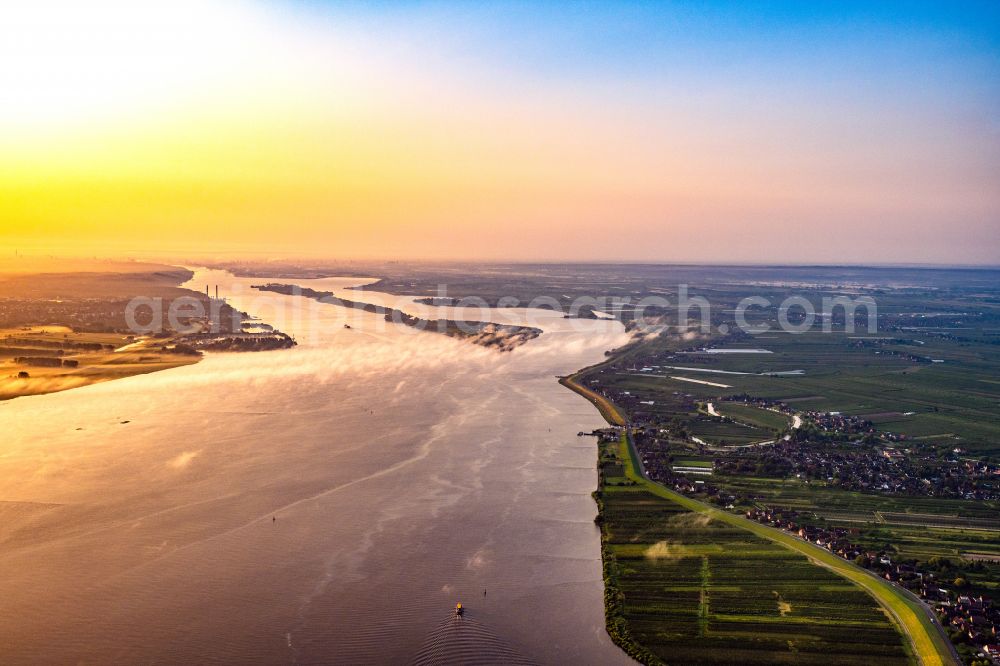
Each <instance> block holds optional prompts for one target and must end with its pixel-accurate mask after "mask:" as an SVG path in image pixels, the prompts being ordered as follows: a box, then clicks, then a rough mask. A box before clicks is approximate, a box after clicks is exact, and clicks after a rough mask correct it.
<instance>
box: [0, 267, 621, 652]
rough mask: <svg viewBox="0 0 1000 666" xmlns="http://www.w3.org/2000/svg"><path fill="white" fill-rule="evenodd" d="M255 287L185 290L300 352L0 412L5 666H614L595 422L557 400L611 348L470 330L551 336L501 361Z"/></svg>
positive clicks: (569, 330)
mask: <svg viewBox="0 0 1000 666" xmlns="http://www.w3.org/2000/svg"><path fill="white" fill-rule="evenodd" d="M259 282H261V280H259V279H243V278H235V277H233V276H232V275H230V274H228V273H223V272H216V271H198V272H197V274H196V276H195V278H194V279H193V280H192V281H191V283H190V284H189V286H190V287H191V288H193V289H198V290H203V289H204V287H205V285H212V286H214V285H216V284H218V285H219V290H220V294H222V295H225V296H227V297H228V298H229V300H230V302H231V303H232V304H233V305H234V306H236V307H237V308H240V309H243V310H246V311H248V312H249V313H251V314H253V315H258V316H261V317H262V318H263V320H264V321H268V322H272V323H276V324H277V325H278V326H279V327H280V328H281V329H282V330H285V331H286V332H288V333H290V334H293V335H294V336H295V337H296V339H297V340H298V342H299V346H298V347H296V348H294V349H291V350H284V351H276V352H263V353H243V354H209V355H207V356H206V358H205V359H204V360H203V361H201V362H200V363H197V364H195V365H191V366H187V367H183V368H177V369H174V370H168V371H164V372H159V373H153V374H150V375H144V376H137V377H131V378H128V379H123V380H119V381H113V382H108V383H104V384H99V385H94V386H89V387H85V388H81V389H75V390H72V391H67V392H63V393H57V394H51V395H45V396H37V397H28V398H19V399H16V400H13V401H10V402H6V403H0V444H2V445H0V629H2V631H0V662H2V663H5V664H19V663H80V662H88V663H177V664H180V663H184V664H190V663H206V662H209V663H211V662H215V663H218V662H228V663H249V662H253V663H262V662H263V663H302V664H307V663H308V664H312V663H345V664H347V663H351V664H354V663H393V664H397V663H408V662H410V663H463V662H466V663H468V662H474V661H476V660H480V661H482V662H485V663H489V662H490V661H494V662H505V663H511V662H516V661H518V660H521V661H527V662H536V663H574V664H587V663H590V664H614V663H625V662H628V661H629V660H628V659H627V658H626V657H625V656H624V655H623V653H621V652H620V651H619V650H618V648H616V647H615V646H614V645H613V644H612V643H611V641H610V639H609V638H608V637H607V634H606V632H605V630H604V617H603V613H604V611H603V602H602V594H603V585H602V580H601V564H600V550H599V532H598V529H597V527H596V526H595V525H594V522H593V519H594V516H595V513H596V508H595V506H594V503H593V500H592V499H591V497H590V493H591V492H592V491H593V490H594V488H595V486H596V472H595V462H596V449H595V442H594V439H593V438H590V437H578V436H577V432H578V431H581V430H585V431H590V430H591V429H593V428H595V427H600V426H601V425H602V424H603V422H602V420H601V418H600V417H599V415H598V414H597V412H596V410H595V409H593V408H592V407H591V405H590V404H588V403H587V402H586V401H585V400H583V399H582V398H580V397H579V396H577V395H575V394H574V393H572V392H570V391H568V390H566V389H565V388H563V387H561V386H560V385H559V384H558V383H557V382H556V376H557V375H562V374H568V373H570V372H572V371H574V370H576V369H578V368H580V367H583V366H586V365H589V364H592V363H594V362H597V361H598V360H600V359H601V358H602V357H603V353H604V351H605V350H607V349H610V348H612V347H615V346H618V345H620V344H622V343H623V342H624V341H625V334H624V332H623V331H622V328H621V326H620V325H619V324H618V323H617V322H610V321H579V320H566V319H564V318H562V316H561V315H559V314H555V313H550V312H544V311H526V310H503V311H495V312H480V311H478V310H475V311H471V312H466V313H463V314H467V315H468V317H469V318H470V319H480V320H482V319H485V318H492V319H494V320H496V321H504V322H512V323H513V322H519V321H524V320H525V319H526V318H528V317H529V315H530V316H531V317H532V319H533V320H534V322H535V324H537V325H538V326H539V327H540V328H542V329H543V330H544V333H543V334H542V335H541V336H540V337H538V338H537V339H535V340H533V341H531V342H529V343H528V344H526V345H524V346H522V347H520V348H518V349H517V350H515V351H513V352H510V353H500V352H496V351H492V350H489V349H484V348H482V347H477V346H475V345H472V344H469V343H467V342H463V341H459V340H455V339H452V338H448V337H446V336H444V335H440V334H437V333H433V332H419V331H415V330H413V329H410V328H407V327H404V326H400V325H393V324H388V323H386V322H384V320H383V319H382V317H380V316H378V315H374V314H367V313H362V312H357V311H350V310H347V309H345V308H342V307H338V306H335V305H329V304H322V303H317V302H315V301H312V300H309V299H306V298H302V297H295V296H282V295H278V294H266V295H262V294H260V293H258V292H256V291H252V290H250V289H249V286H250V285H251V284H256V283H259ZM289 282H292V281H291V280H289ZM294 282H295V283H297V284H302V285H304V286H310V287H312V288H314V289H324V290H330V291H335V292H337V293H338V294H340V295H343V296H344V297H345V298H349V299H352V300H356V301H364V302H376V303H384V304H387V305H397V306H399V307H401V308H402V309H404V310H406V311H408V312H412V313H414V314H424V315H428V314H431V313H433V316H434V317H435V318H436V317H438V316H443V317H448V316H451V317H455V316H456V313H455V311H454V309H451V308H430V307H425V306H417V305H416V304H414V303H413V302H412V300H411V299H410V298H404V297H397V296H390V295H386V294H379V293H377V292H373V291H368V290H361V291H358V290H350V289H345V287H348V286H350V285H357V284H362V283H364V282H365V281H364V280H358V279H326V280H295V281H294ZM345 324H349V326H350V328H347V327H345ZM459 601H461V602H462V603H463V604H464V605H465V606H466V607H467V609H468V613H467V615H466V617H465V618H462V619H455V618H453V617H452V615H451V609H452V608H453V607H454V605H455V603H456V602H459Z"/></svg>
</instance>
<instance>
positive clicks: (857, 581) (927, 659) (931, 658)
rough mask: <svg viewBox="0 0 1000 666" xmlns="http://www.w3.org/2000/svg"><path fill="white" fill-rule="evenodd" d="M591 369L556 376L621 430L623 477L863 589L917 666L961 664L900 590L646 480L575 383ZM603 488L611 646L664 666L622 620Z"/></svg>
mask: <svg viewBox="0 0 1000 666" xmlns="http://www.w3.org/2000/svg"><path fill="white" fill-rule="evenodd" d="M590 369H591V368H584V369H582V370H580V371H579V372H577V373H575V374H573V375H569V376H567V377H563V378H560V380H559V383H560V384H562V385H563V386H565V387H566V388H568V389H570V390H572V391H573V392H575V393H577V394H579V395H581V396H583V397H584V398H586V399H587V400H588V401H589V402H590V403H591V404H593V405H594V406H595V407H597V409H598V411H599V412H600V413H601V416H603V417H604V418H605V420H606V421H607V422H608V423H609V424H611V425H613V426H618V427H624V428H625V430H624V432H623V433H622V435H621V440H620V454H621V458H622V460H623V461H624V462H625V474H626V477H627V478H628V479H629V480H630V481H632V482H634V483H636V484H638V485H640V486H642V487H643V488H644V490H646V491H648V492H650V493H652V494H654V495H657V496H659V497H661V498H663V499H666V500H669V501H671V502H674V503H676V504H678V505H680V506H681V507H683V508H685V509H687V510H689V511H692V512H697V513H700V514H703V515H705V516H710V517H711V518H712V519H717V520H720V521H722V522H724V523H726V524H728V525H731V526H733V527H737V528H740V529H744V530H747V531H749V532H751V533H752V534H755V535H757V536H760V537H763V538H766V539H768V540H769V541H772V542H774V543H776V544H778V545H780V546H783V547H785V548H787V549H789V550H792V551H796V552H798V553H800V554H802V555H805V556H806V557H807V558H808V559H809V561H810V562H812V563H814V564H816V565H818V566H821V567H823V568H825V569H827V570H829V571H832V572H833V573H835V574H837V575H838V576H840V577H841V578H844V579H846V580H847V581H849V582H850V583H852V584H854V585H855V586H857V587H859V588H861V589H863V590H864V591H865V592H866V593H867V594H868V595H869V596H870V597H872V598H873V599H874V600H875V601H876V602H877V603H878V605H879V607H880V608H882V609H883V610H884V611H885V612H886V613H887V615H888V616H889V617H890V618H891V620H892V623H893V625H894V626H895V627H896V628H897V630H898V631H899V633H900V634H901V635H902V637H903V638H904V642H905V645H906V648H907V652H908V653H909V654H910V656H911V657H912V658H913V659H914V660H915V661H916V662H917V663H920V664H924V665H925V666H937V665H939V664H940V665H944V664H948V665H957V664H960V663H961V661H959V660H956V657H955V653H954V649H953V648H952V646H951V642H950V641H949V640H948V639H947V637H946V636H944V635H943V634H942V633H941V632H942V631H943V629H942V628H941V627H940V625H939V624H938V623H936V622H934V621H933V620H932V617H931V615H930V614H929V612H928V610H927V609H926V608H924V607H923V605H922V604H920V603H919V602H915V601H914V600H912V599H909V598H907V597H906V596H904V595H903V593H902V592H901V591H900V590H899V589H897V588H895V587H893V586H892V585H891V584H890V583H888V582H886V581H883V580H882V579H880V578H878V577H876V576H875V575H874V574H872V573H871V572H869V571H867V570H864V569H861V568H858V567H855V566H854V565H852V564H850V563H849V562H847V561H846V560H843V559H841V558H839V557H837V556H836V555H833V554H831V553H829V551H826V550H824V549H822V548H819V547H818V546H815V545H813V544H811V543H808V542H806V541H803V540H801V539H797V538H795V537H793V536H791V535H789V534H786V533H784V532H782V531H780V530H777V529H774V528H771V527H768V526H766V525H762V524H760V523H757V522H754V521H750V520H748V519H746V518H743V517H742V516H738V515H736V514H732V513H729V512H728V511H725V510H722V509H718V508H715V507H712V506H709V505H707V504H705V503H703V502H700V501H698V500H695V499H691V498H689V497H686V496H684V495H681V494H680V493H677V492H675V491H673V490H670V489H668V488H666V487H664V486H662V485H660V484H658V483H655V482H653V481H650V480H649V479H648V478H647V477H646V475H645V472H644V470H643V469H642V466H641V463H640V462H639V461H638V459H637V456H636V452H635V449H634V447H633V445H632V442H631V437H630V436H629V434H628V431H627V425H626V424H627V422H626V420H625V418H624V416H623V415H622V413H621V412H620V411H619V410H618V408H617V407H616V406H615V405H614V404H613V403H611V401H609V400H608V399H607V398H604V397H603V396H600V395H598V394H597V393H595V392H594V391H591V390H590V389H588V388H586V387H585V386H583V385H581V384H580V383H578V380H579V379H580V378H581V377H582V376H583V375H584V373H585V372H586V371H588V370H590ZM598 466H600V453H599V454H598ZM603 490H604V478H603V474H602V473H600V472H599V474H598V488H597V490H596V491H595V493H594V499H595V502H596V503H597V507H598V516H597V522H598V524H599V525H600V527H601V559H602V564H603V570H604V579H605V593H604V600H605V617H606V619H607V631H608V634H609V635H610V636H611V638H612V640H613V641H614V642H615V644H617V645H619V647H621V648H622V649H623V650H624V651H625V652H626V653H627V654H628V655H629V656H631V657H633V658H635V659H637V660H638V661H640V662H641V663H644V664H662V663H664V662H663V661H662V660H661V659H660V658H659V657H657V656H656V655H655V654H653V653H652V652H650V651H649V650H648V649H647V648H646V647H645V646H643V645H642V644H641V643H639V642H638V641H636V640H635V639H634V638H632V636H631V631H630V629H629V627H628V624H627V621H626V620H625V618H624V617H623V616H622V610H621V606H622V603H623V594H622V593H621V592H620V590H619V589H618V586H617V582H616V580H615V566H616V564H615V559H614V555H613V553H611V552H610V550H609V549H608V547H607V530H606V525H605V522H604V521H605V515H604V503H603V500H602V497H601V493H602V492H603Z"/></svg>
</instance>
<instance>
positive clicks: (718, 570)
mask: <svg viewBox="0 0 1000 666" xmlns="http://www.w3.org/2000/svg"><path fill="white" fill-rule="evenodd" d="M601 497H602V502H603V511H602V516H603V522H604V528H605V539H606V543H607V548H608V549H609V550H610V552H611V553H612V554H613V559H614V562H615V575H616V579H617V580H616V585H617V588H618V590H619V591H620V592H621V594H622V596H623V613H624V618H625V620H626V622H627V624H628V626H629V627H630V629H631V632H632V636H633V638H634V639H635V640H636V641H638V642H639V643H640V644H641V645H642V646H644V647H645V648H647V649H649V650H650V651H651V652H653V653H654V654H655V655H657V656H658V657H660V658H661V659H663V660H664V661H668V662H669V663H684V664H709V663H711V664H716V663H726V662H729V663H743V664H775V663H797V664H811V663H815V664H820V663H823V664H854V663H858V662H859V661H860V660H870V659H872V658H876V657H877V658H878V660H879V663H884V664H904V663H908V658H907V654H906V651H905V649H904V645H903V642H902V640H901V638H900V636H899V634H898V633H897V631H896V629H895V628H894V626H893V625H892V623H891V622H890V621H889V619H888V618H887V617H886V615H885V614H884V613H883V612H882V611H881V609H880V608H879V606H878V604H877V603H876V602H875V601H874V600H873V599H872V598H871V597H870V596H868V594H867V593H865V592H864V591H862V590H861V589H859V588H857V587H855V586H854V585H852V584H850V583H849V582H847V581H845V580H843V579H842V578H840V577H838V576H837V575H835V574H833V573H831V572H829V571H827V570H826V569H823V568H821V567H819V566H816V565H814V564H812V563H810V562H809V561H808V560H807V559H806V558H805V557H804V556H802V555H799V554H797V553H794V552H792V551H789V550H787V549H785V548H783V547H781V546H779V545H777V544H774V543H772V542H770V541H767V540H765V539H762V538H760V537H758V536H756V535H754V534H752V533H750V532H748V531H746V530H742V529H739V528H734V527H730V526H726V525H723V524H719V523H716V522H713V521H711V520H709V519H707V517H706V516H704V515H702V514H698V513H694V512H691V511H687V510H685V509H684V508H683V507H681V506H679V505H677V504H674V503H672V502H670V501H668V500H666V499H663V498H660V497H657V496H655V495H652V494H650V493H648V492H646V491H645V490H643V489H642V488H641V487H640V486H605V488H604V491H603V492H602V495H601Z"/></svg>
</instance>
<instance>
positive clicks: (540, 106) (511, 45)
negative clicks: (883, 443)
mask: <svg viewBox="0 0 1000 666" xmlns="http://www.w3.org/2000/svg"><path fill="white" fill-rule="evenodd" d="M15 247H18V248H21V249H22V250H26V251H32V252H43V251H44V252H49V251H51V252H58V253H75V254H94V253H97V254H171V253H176V254H181V255H191V254H195V253H197V254H221V253H227V254H239V253H252V254H255V255H265V256H278V255H306V254H308V255H312V256H318V255H325V256H329V257H347V258H434V259H441V258H446V259H514V260H535V259H554V260H595V259H596V260H600V259H606V260H636V261H649V260H663V261H740V262H745V261H751V262H758V261H759V262H814V261H815V262H850V263H859V262H942V263H1000V3H997V2H994V1H987V2H982V3H944V2H940V3H934V4H923V3H920V2H915V1H908V2H902V3H890V2H870V3H865V4H852V3H846V2H830V3H820V2H789V3H780V2H779V3H775V2H769V3H763V2H761V3H752V2H732V3H727V2H715V3H701V2H690V3H685V2H673V3H629V4H627V5H626V4H624V3H608V6H602V5H598V4H585V3H565V4H563V3H536V2H524V3H509V4H508V3H472V2H465V3H432V2H428V3H365V4H363V5H362V4H360V3H358V4H346V3H333V2H330V3H323V2H277V1H275V2H254V1H251V0H240V1H230V2H223V1H214V0H171V1H169V2H152V1H150V2H134V1H132V0H120V1H117V2H108V1H101V0H96V1H92V2H86V3H83V2H76V1H75V0H65V1H64V2H50V1H45V0H42V1H37V0H33V1H32V2H30V3H27V2H24V3H20V2H11V3H4V6H3V7H2V8H0V248H2V249H3V251H5V252H10V251H12V249H13V248H15Z"/></svg>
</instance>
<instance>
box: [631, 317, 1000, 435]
mask: <svg viewBox="0 0 1000 666" xmlns="http://www.w3.org/2000/svg"><path fill="white" fill-rule="evenodd" d="M981 333H982V335H981V336H978V337H975V338H972V337H970V338H969V339H967V340H963V341H954V340H950V339H947V338H945V339H942V338H940V337H938V336H940V335H948V334H947V333H945V332H935V331H926V330H921V331H918V332H911V331H906V332H901V333H899V334H897V335H891V336H886V335H881V334H880V335H876V336H864V335H860V336H854V335H847V334H845V333H822V332H819V331H816V332H811V333H805V334H802V335H793V334H787V333H779V332H768V333H765V334H761V335H756V336H752V341H750V342H748V343H745V344H746V346H748V347H754V348H762V349H766V350H768V351H771V352H772V353H770V354H708V353H686V354H675V355H673V356H672V357H671V359H670V360H669V362H670V363H676V365H677V366H678V367H684V368H688V370H685V371H683V375H684V376H685V377H696V378H699V379H708V380H710V381H712V382H714V383H722V384H725V385H726V387H727V388H722V387H716V386H710V385H706V384H697V383H691V382H681V381H678V380H676V379H673V378H672V377H673V376H676V375H677V374H678V372H680V371H677V370H672V369H666V368H665V369H663V370H661V371H658V372H657V373H656V376H649V377H646V378H644V379H646V382H647V386H649V385H650V383H652V382H659V384H658V386H657V387H656V389H655V390H653V391H652V392H651V393H650V394H649V395H648V397H649V399H652V400H656V399H657V395H658V394H664V393H672V392H674V391H679V392H682V393H685V394H689V395H691V396H693V397H694V398H695V399H699V400H706V399H712V398H718V397H720V396H726V395H740V394H747V395H751V396H753V397H755V398H765V399H770V400H776V401H781V402H784V403H786V404H789V405H793V406H794V407H795V409H797V410H802V411H822V412H841V413H844V414H848V415H853V416H859V417H862V418H865V419H867V420H870V421H872V422H873V423H874V424H875V426H876V428H877V429H878V430H880V431H884V432H892V433H899V434H903V435H905V436H907V437H908V438H910V439H913V440H914V441H916V442H922V443H925V444H929V445H941V446H947V447H958V448H962V449H964V450H967V451H969V452H970V453H974V454H981V455H1000V410H998V409H997V407H998V405H1000V382H998V380H997V379H996V378H997V377H998V376H1000V345H997V344H996V343H997V340H998V338H997V334H996V333H993V332H992V331H991V330H984V331H982V332H981ZM664 363H666V361H665V362H664ZM695 370H697V371H695ZM719 371H724V372H725V373H727V374H720V372H719ZM729 373H746V374H729ZM778 373H785V374H778ZM792 373H797V374H792ZM644 395H645V394H644ZM720 413H724V412H723V411H721V410H720ZM775 416H778V415H775ZM775 425H777V424H776V423H772V424H771V425H770V426H769V427H774V426H775Z"/></svg>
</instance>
